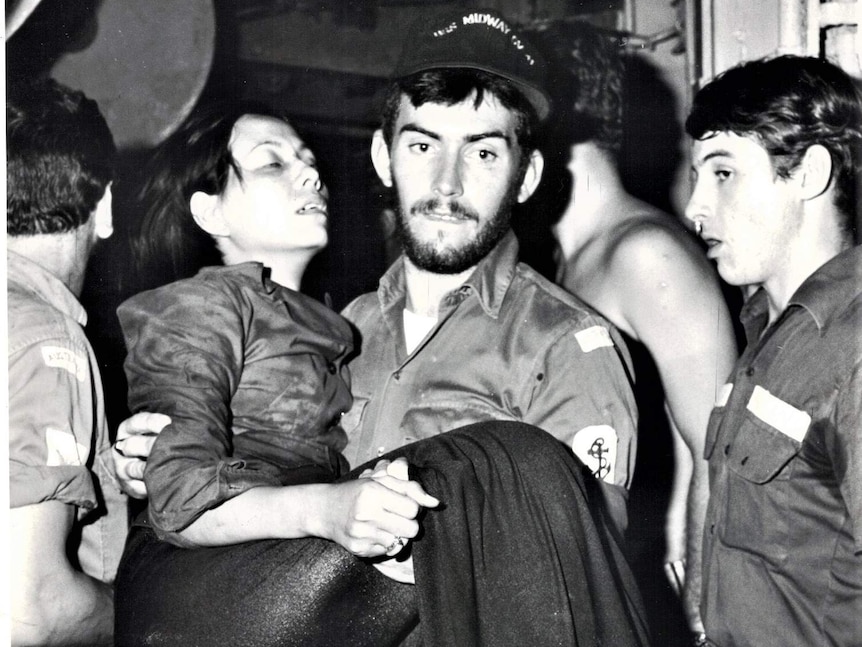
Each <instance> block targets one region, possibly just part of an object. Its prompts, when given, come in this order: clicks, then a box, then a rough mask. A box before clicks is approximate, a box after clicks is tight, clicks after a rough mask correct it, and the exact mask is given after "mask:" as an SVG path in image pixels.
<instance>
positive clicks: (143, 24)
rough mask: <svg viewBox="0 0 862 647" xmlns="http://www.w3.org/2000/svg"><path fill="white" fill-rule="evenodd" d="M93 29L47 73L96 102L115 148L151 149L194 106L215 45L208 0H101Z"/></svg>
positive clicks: (206, 74) (208, 68) (201, 88)
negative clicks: (90, 37) (83, 42)
mask: <svg viewBox="0 0 862 647" xmlns="http://www.w3.org/2000/svg"><path fill="white" fill-rule="evenodd" d="M95 20H96V35H95V38H94V39H93V40H92V42H91V43H90V44H89V45H88V46H87V47H86V48H84V49H82V50H80V51H75V52H68V53H66V54H63V56H61V57H60V58H59V59H58V60H57V62H56V63H55V64H54V66H53V67H52V69H51V76H53V77H54V78H55V79H57V80H58V81H60V82H61V83H65V84H66V85H68V86H70V87H73V88H77V89H79V90H82V91H83V92H84V93H85V94H87V95H88V96H90V97H91V98H93V99H95V100H96V101H98V102H99V106H100V107H101V109H102V113H103V114H104V115H105V119H106V120H107V122H108V125H109V126H110V127H111V130H112V131H113V133H114V138H115V140H116V143H117V146H118V147H119V148H133V147H151V146H155V145H156V144H158V143H159V142H161V141H162V140H163V139H164V138H165V137H167V136H168V135H170V134H171V132H173V131H174V130H175V129H176V128H177V126H179V125H180V124H181V123H182V121H183V120H184V119H185V118H186V117H187V116H188V114H189V113H190V112H191V110H192V108H194V105H195V103H196V102H197V99H198V97H199V96H200V93H201V91H202V90H203V88H204V85H205V84H206V81H207V77H208V76H209V73H210V69H211V67H212V62H213V54H214V50H215V12H214V9H213V5H212V0H146V2H141V0H104V1H103V2H102V3H101V4H100V5H99V7H98V12H97V16H96V17H95Z"/></svg>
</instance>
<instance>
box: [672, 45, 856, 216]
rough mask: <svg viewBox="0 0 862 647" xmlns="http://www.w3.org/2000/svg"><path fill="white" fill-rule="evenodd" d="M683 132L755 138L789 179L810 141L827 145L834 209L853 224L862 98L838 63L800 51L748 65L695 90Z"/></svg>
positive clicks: (779, 172)
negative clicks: (833, 188)
mask: <svg viewBox="0 0 862 647" xmlns="http://www.w3.org/2000/svg"><path fill="white" fill-rule="evenodd" d="M685 130H686V132H687V133H688V134H689V135H690V136H692V137H693V138H694V139H705V138H708V137H710V136H712V135H713V134H715V133H720V132H728V133H733V134H735V135H739V136H741V137H755V138H756V139H757V141H758V142H759V143H760V144H761V145H762V146H763V147H764V148H765V149H766V152H767V153H768V154H769V157H770V159H771V161H772V166H773V169H774V170H775V173H776V175H777V176H778V177H781V178H785V179H786V178H787V177H789V176H790V175H791V174H792V173H793V171H795V170H796V169H797V168H798V166H799V164H800V163H801V161H802V157H803V155H804V154H805V151H806V150H808V148H809V147H810V146H813V145H815V144H819V145H821V146H823V147H825V148H826V149H827V150H828V151H829V154H830V156H831V158H832V165H833V170H832V179H831V181H832V182H834V186H835V206H836V208H837V209H838V211H839V213H841V214H842V215H843V216H844V217H845V218H846V219H847V222H846V226H847V227H848V228H851V227H852V222H853V218H854V215H855V209H856V175H857V173H858V164H859V158H858V154H859V145H860V142H862V97H860V93H859V89H858V88H857V87H856V85H855V84H854V82H853V80H852V79H851V78H850V76H849V75H848V74H847V73H845V72H844V71H843V70H841V69H840V68H839V67H837V66H835V65H833V64H832V63H829V62H828V61H826V60H823V59H820V58H814V57H803V56H794V55H785V56H779V57H775V58H769V59H759V60H756V61H749V62H746V63H742V64H740V65H738V66H736V67H733V68H731V69H729V70H727V71H725V72H723V73H722V74H720V75H719V76H717V77H716V78H715V79H714V80H713V81H712V82H710V83H709V84H707V85H706V86H704V87H703V88H702V89H701V90H700V91H699V92H698V93H697V94H696V96H695V97H694V103H693V106H692V109H691V113H690V114H689V116H688V119H687V120H686V122H685Z"/></svg>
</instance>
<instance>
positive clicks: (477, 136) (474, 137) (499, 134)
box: [467, 130, 512, 148]
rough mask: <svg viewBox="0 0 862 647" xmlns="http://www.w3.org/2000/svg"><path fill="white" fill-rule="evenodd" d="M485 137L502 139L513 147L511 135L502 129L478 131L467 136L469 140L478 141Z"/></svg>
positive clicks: (509, 146)
mask: <svg viewBox="0 0 862 647" xmlns="http://www.w3.org/2000/svg"><path fill="white" fill-rule="evenodd" d="M483 139H502V140H503V141H504V142H506V146H507V147H508V148H511V146H512V139H511V137H509V135H507V134H506V133H504V132H503V131H502V130H490V131H488V132H486V133H477V134H475V135H470V136H468V137H467V141H468V142H478V141H481V140H483Z"/></svg>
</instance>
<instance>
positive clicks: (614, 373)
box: [342, 233, 637, 530]
mask: <svg viewBox="0 0 862 647" xmlns="http://www.w3.org/2000/svg"><path fill="white" fill-rule="evenodd" d="M517 257H518V244H517V241H516V239H515V236H514V234H512V233H509V234H508V236H507V237H506V238H505V239H504V240H503V241H501V243H500V244H499V245H498V246H497V248H495V250H494V251H492V252H491V254H489V255H488V256H487V257H486V258H485V259H483V260H482V261H481V262H480V263H479V265H478V267H477V268H476V271H475V272H474V273H473V274H472V276H471V277H470V278H469V279H468V280H467V281H466V283H465V284H464V285H462V286H461V287H460V288H458V289H457V290H454V291H453V292H451V293H449V294H448V295H447V296H446V297H444V299H443V301H442V303H441V304H440V311H439V318H438V321H437V323H436V324H434V325H433V327H432V328H431V329H430V331H429V332H428V333H427V335H425V337H424V339H423V340H422V341H421V342H419V345H418V346H417V347H416V348H415V349H414V350H413V351H412V352H408V350H407V345H406V342H405V336H404V318H403V312H404V308H405V301H406V292H405V280H404V265H403V263H404V261H403V259H399V260H397V261H396V262H395V263H394V264H393V266H392V267H391V268H390V269H389V271H387V273H386V274H385V275H384V276H383V278H382V279H381V281H380V286H379V288H378V290H377V292H376V293H371V294H366V295H363V296H361V297H359V298H358V299H356V300H355V301H354V302H353V303H351V304H350V305H348V306H347V308H346V309H345V310H344V312H343V314H344V316H345V317H347V319H348V320H350V321H351V322H352V323H353V324H354V325H355V326H356V327H357V329H358V331H359V336H360V338H359V339H358V340H357V348H358V349H359V355H358V357H357V358H356V359H354V360H353V361H352V362H351V363H350V371H351V377H352V386H353V397H354V405H353V408H352V409H351V411H350V412H349V413H348V414H347V415H346V416H345V417H344V419H342V426H343V427H344V429H345V431H347V433H348V438H349V440H348V446H347V449H346V450H345V452H344V453H345V456H346V457H347V459H348V460H349V461H350V462H351V464H352V465H353V466H356V465H359V464H360V463H363V462H365V461H368V460H371V459H373V458H375V457H377V456H380V455H382V454H384V453H386V452H388V451H390V450H393V449H395V448H397V447H400V446H402V445H405V444H407V443H410V442H414V441H416V440H421V439H423V438H427V437H430V436H434V435H436V434H439V433H442V432H445V431H448V430H451V429H454V428H456V427H460V426H463V425H467V424H470V423H474V422H480V421H486V420H517V421H521V422H525V423H529V424H532V425H535V426H537V427H540V428H541V429H544V430H545V431H547V432H549V433H551V434H552V435H553V436H555V437H556V438H557V439H559V440H560V441H561V442H563V443H564V444H565V445H566V446H567V447H569V448H571V449H572V450H573V451H574V453H575V454H576V455H577V456H578V457H579V458H580V459H581V460H582V461H583V463H584V464H585V465H587V467H588V468H589V469H590V470H591V471H592V472H593V474H594V475H595V476H597V477H598V478H599V479H600V480H601V482H602V483H603V485H604V490H605V494H606V497H607V499H608V504H609V507H610V509H611V514H612V516H613V518H614V521H615V523H616V525H617V527H618V528H620V529H621V530H622V529H624V527H625V519H626V517H625V500H626V491H627V488H628V487H629V485H630V484H631V478H632V469H633V465H634V458H635V443H636V436H635V429H636V423H637V420H636V418H637V413H636V407H635V402H634V398H633V395H632V390H631V384H630V382H629V379H628V374H627V367H626V364H625V362H627V357H628V356H627V354H626V353H625V351H624V349H623V348H622V347H621V345H620V344H621V342H620V339H619V336H618V333H617V332H616V330H615V329H614V328H613V327H612V326H611V325H610V324H609V323H608V322H607V321H606V320H605V319H603V318H602V317H600V316H599V315H598V314H596V313H595V312H594V311H592V310H590V309H589V308H588V307H587V306H585V305H584V304H583V303H582V302H580V301H578V300H577V299H576V298H575V297H573V296H571V295H569V294H568V293H566V292H565V291H563V290H562V289H561V288H558V287H557V286H555V285H553V284H552V283H550V282H549V281H547V280H545V279H544V278H542V277H541V276H539V275H538V274H537V273H536V272H534V271H533V270H532V269H530V268H529V267H528V266H526V265H524V264H521V263H518V261H517Z"/></svg>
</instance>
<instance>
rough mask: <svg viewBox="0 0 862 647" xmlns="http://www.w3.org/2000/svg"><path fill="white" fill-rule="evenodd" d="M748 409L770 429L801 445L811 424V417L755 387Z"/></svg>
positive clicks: (761, 388) (764, 390)
mask: <svg viewBox="0 0 862 647" xmlns="http://www.w3.org/2000/svg"><path fill="white" fill-rule="evenodd" d="M746 408H747V409H748V410H749V411H750V412H751V413H753V414H754V415H755V416H756V417H758V418H760V419H761V420H762V421H763V422H765V423H766V424H768V425H769V426H770V427H774V428H775V429H777V430H778V431H780V432H781V433H782V434H784V435H785V436H790V438H792V439H793V440H795V441H796V442H799V443H801V442H802V441H803V439H804V438H805V434H806V433H807V432H808V426H809V425H810V424H811V416H810V415H808V414H807V413H805V412H804V411H801V410H799V409H797V408H796V407H794V406H792V405H789V404H787V403H786V402H784V400H781V399H779V398H776V397H775V396H774V395H772V394H771V393H770V392H769V391H767V390H766V389H764V388H763V387H760V386H755V387H754V391H753V392H752V394H751V397H750V398H749V399H748V405H747V406H746Z"/></svg>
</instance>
